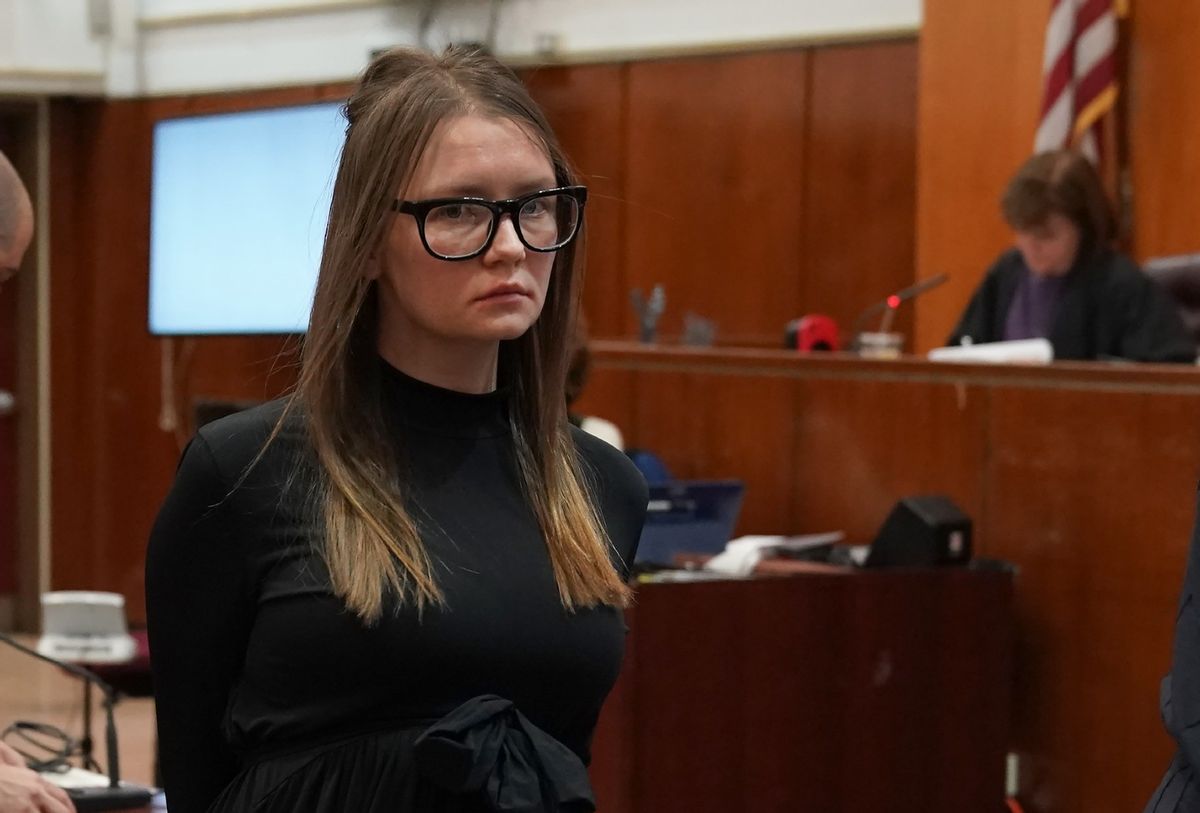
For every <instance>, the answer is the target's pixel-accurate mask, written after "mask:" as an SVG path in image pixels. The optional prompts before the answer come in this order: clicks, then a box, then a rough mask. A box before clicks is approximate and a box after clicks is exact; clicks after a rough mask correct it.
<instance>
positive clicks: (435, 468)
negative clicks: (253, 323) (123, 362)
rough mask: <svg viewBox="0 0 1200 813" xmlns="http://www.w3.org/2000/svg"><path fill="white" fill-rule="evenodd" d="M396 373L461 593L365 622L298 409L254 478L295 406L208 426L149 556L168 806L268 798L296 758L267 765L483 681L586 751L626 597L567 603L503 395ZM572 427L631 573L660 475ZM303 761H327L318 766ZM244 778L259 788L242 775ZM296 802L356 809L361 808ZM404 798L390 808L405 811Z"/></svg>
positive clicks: (402, 442) (423, 480)
mask: <svg viewBox="0 0 1200 813" xmlns="http://www.w3.org/2000/svg"><path fill="white" fill-rule="evenodd" d="M382 377H383V385H382V397H383V402H384V405H385V409H386V412H387V414H388V416H389V418H390V419H392V420H390V423H391V425H392V427H393V432H394V434H395V435H396V438H395V440H396V452H397V454H399V455H400V459H401V461H402V471H403V472H404V474H405V477H406V480H405V489H406V494H405V497H404V499H405V505H406V507H407V508H408V510H409V511H410V514H411V516H412V517H413V518H414V520H415V521H416V522H417V524H418V527H419V529H420V532H421V535H422V539H423V541H424V544H425V545H426V547H427V549H428V551H429V553H430V555H431V559H432V561H433V562H434V569H435V574H436V578H437V580H438V584H439V586H440V587H441V589H442V591H443V593H444V595H445V605H444V606H443V607H435V608H432V609H427V610H426V611H425V613H424V615H423V617H420V618H418V616H417V613H416V611H415V609H413V608H411V607H402V608H399V609H397V608H395V607H394V606H393V607H390V608H389V609H386V610H385V612H384V615H383V618H382V620H380V621H379V622H378V623H377V624H375V625H373V626H370V627H367V626H365V625H364V624H362V623H361V622H360V621H359V620H358V619H357V617H356V616H354V615H353V614H352V613H350V612H349V611H347V610H346V609H345V607H344V605H343V604H342V602H341V601H340V600H339V599H338V598H337V597H335V596H334V595H333V594H332V592H331V589H330V585H329V578H328V574H327V572H326V569H325V566H324V563H323V561H322V558H321V556H320V553H319V549H320V538H319V536H320V535H319V532H318V531H317V530H315V529H314V524H313V521H312V512H311V509H310V508H309V505H308V488H307V486H308V483H307V481H306V478H305V476H304V474H303V472H304V470H305V467H304V465H303V464H298V461H301V460H304V459H306V455H305V453H304V450H305V448H306V447H305V443H304V436H303V427H302V422H301V421H300V419H298V418H297V419H296V420H294V421H293V420H289V423H288V425H287V427H286V429H285V431H284V432H283V433H282V434H281V436H280V437H279V438H278V439H277V440H276V441H275V442H273V443H272V444H271V445H270V446H269V447H268V450H267V452H266V454H265V456H264V457H263V459H262V460H261V461H260V462H259V463H258V464H256V465H255V466H253V467H252V468H250V469H249V474H248V476H246V477H245V479H244V480H241V481H240V482H239V479H240V478H241V477H242V476H243V474H244V473H245V472H246V471H247V467H248V465H249V464H250V463H251V461H252V460H253V459H254V457H255V455H257V454H258V452H259V451H260V449H262V447H263V443H264V441H265V440H266V439H267V436H268V435H269V433H270V431H271V428H272V427H273V426H274V424H275V422H276V420H277V419H278V417H279V415H280V414H281V411H282V402H279V401H276V402H272V403H269V404H266V405H263V406H261V407H258V408H255V409H252V410H249V411H247V412H243V413H239V414H237V415H233V416H231V417H228V418H225V419H222V420H220V421H217V422H215V423H211V424H209V425H207V426H205V427H204V428H202V429H201V430H200V431H199V432H198V433H197V435H196V436H195V437H194V438H193V440H192V442H191V443H190V445H189V446H188V448H187V450H186V451H185V453H184V455H183V459H182V461H181V462H180V465H179V470H178V473H177V477H176V480H175V484H174V486H173V487H172V489H171V491H170V493H169V494H168V496H167V498H166V501H165V503H164V505H163V507H162V509H161V512H160V514H159V516H158V520H157V522H156V524H155V526H154V530H153V533H152V536H151V538H150V544H149V549H148V553H147V562H146V599H147V614H148V620H149V632H150V647H151V657H152V663H153V670H154V683H155V694H156V701H157V713H158V729H159V746H160V760H161V768H162V771H163V775H164V780H165V785H166V791H167V798H168V803H169V804H170V807H171V811H172V813H192V811H202V810H207V809H210V805H212V804H213V801H214V799H215V798H217V797H218V796H219V795H221V794H222V790H223V789H225V796H226V797H229V796H231V795H232V796H234V797H236V799H235V801H233V802H229V801H228V800H226V801H225V802H224V803H223V804H224V808H223V809H230V810H232V809H237V808H238V807H239V806H242V805H249V804H251V803H253V804H259V803H260V799H261V797H262V795H263V794H264V793H266V791H264V790H263V787H264V783H265V782H269V783H279V782H282V781H283V779H282V778H281V777H283V776H285V774H286V775H291V774H292V773H297V772H299V769H298V768H296V767H295V765H292V766H291V767H289V768H287V771H283V770H282V769H277V770H275V772H274V773H271V774H269V776H267V778H265V779H264V777H263V776H256V777H253V778H252V780H253V781H251V780H250V779H247V778H246V776H247V772H248V771H250V770H251V769H252V768H254V766H257V765H261V764H264V763H269V762H271V761H272V760H276V761H278V758H280V757H281V755H288V754H296V753H316V752H319V751H321V750H322V749H326V750H328V748H327V746H328V744H329V743H335V742H340V741H346V740H353V739H355V738H356V737H360V736H363V735H365V734H368V733H370V732H378V731H387V730H391V729H401V728H406V727H410V724H411V725H417V722H418V721H420V722H421V724H422V725H424V724H426V723H428V721H430V720H436V719H438V718H440V717H442V716H443V715H446V714H447V713H449V712H451V711H452V710H453V709H455V708H456V707H458V706H459V705H460V704H462V703H463V702H464V701H466V700H469V699H470V698H474V697H478V696H496V697H499V698H503V699H505V700H506V701H511V703H512V705H513V706H514V707H515V709H517V710H519V711H520V712H521V713H522V714H523V715H524V717H525V718H527V720H528V721H530V722H532V724H533V725H535V726H536V727H537V728H539V729H541V730H542V731H544V732H546V733H547V734H549V735H550V736H551V737H553V738H554V739H557V740H558V741H559V742H560V743H562V744H563V745H565V746H566V748H567V749H569V750H570V751H571V752H573V753H574V754H575V755H576V756H578V757H579V759H580V760H582V761H583V762H584V763H586V762H587V759H588V744H589V740H590V737H591V733H592V731H593V728H594V726H595V723H596V719H597V716H598V714H599V711H600V707H601V704H602V702H603V700H604V698H605V696H606V695H607V694H608V692H609V690H610V689H611V687H612V684H613V682H614V681H615V679H616V676H617V673H618V670H619V668H620V662H621V657H622V654H623V647H624V634H625V627H624V623H623V620H622V618H621V613H620V611H619V610H617V609H614V608H611V607H600V608H596V609H590V610H584V611H579V612H575V613H568V612H566V611H564V609H563V608H562V605H561V603H560V600H559V596H558V590H557V587H556V584H555V580H554V575H553V572H552V569H551V566H550V560H549V556H548V554H547V550H546V546H545V542H544V539H543V536H542V533H541V531H540V529H539V527H538V524H537V522H536V519H535V517H534V514H533V512H532V510H531V509H530V507H529V504H528V501H527V500H526V499H525V497H524V495H523V491H522V488H521V485H520V480H519V476H518V472H517V468H516V464H515V460H514V452H513V443H512V437H511V433H510V429H509V425H508V415H507V407H506V405H507V397H506V395H505V394H504V393H503V392H496V393H491V394H487V395H466V394H462V393H457V392H452V391H449V390H444V389H440V388H438V387H434V386H431V385H428V384H425V383H423V382H420V381H417V380H415V379H412V378H409V377H407V376H405V375H403V374H402V373H400V372H398V371H396V370H394V369H392V368H390V367H387V366H386V365H384V369H383V373H382ZM570 431H571V434H572V437H573V438H574V440H575V444H576V448H577V450H578V454H579V459H580V462H581V468H582V470H583V471H584V474H585V477H586V480H587V482H588V485H589V486H590V489H591V492H592V494H593V495H594V497H593V498H594V500H595V504H596V506H597V509H598V513H599V515H600V517H601V519H602V522H603V524H604V527H605V530H606V532H607V534H608V537H609V539H610V541H611V543H612V557H613V562H614V565H615V566H616V567H617V568H618V569H619V570H620V571H621V572H622V573H624V574H627V572H628V566H629V565H630V564H631V563H632V562H633V557H634V554H635V550H636V546H637V540H638V537H639V535H640V532H641V526H642V521H643V518H644V515H645V508H646V486H645V483H644V481H643V480H642V478H641V476H640V474H638V472H637V470H636V469H635V468H634V467H633V466H632V465H631V463H630V462H629V461H628V459H627V458H626V457H625V456H624V455H622V454H621V453H620V452H619V451H617V450H616V449H613V448H611V447H609V446H608V445H607V444H605V443H604V442H603V441H600V440H597V439H595V438H592V437H590V436H589V435H586V434H584V433H582V432H580V431H579V430H577V429H574V428H572V429H571V430H570ZM388 748H389V749H390V753H389V754H388V756H387V762H386V767H380V766H378V765H363V766H361V772H365V774H378V773H379V772H380V771H391V770H396V771H403V770H407V768H405V767H404V766H405V763H406V761H407V760H408V755H407V753H406V752H405V749H406V748H407V745H404V744H401V745H389V746H388ZM397 750H399V751H400V753H397ZM343 751H344V749H343ZM305 759H306V760H307V759H308V757H306V758H305ZM339 759H340V760H341V761H342V762H341V764H339V765H338V766H337V768H336V771H337V772H340V773H341V774H342V775H343V777H342V778H343V779H345V775H347V774H351V773H354V772H355V771H357V770H358V769H357V768H355V766H352V765H350V766H348V765H346V764H345V760H347V759H366V758H365V757H361V756H360V757H353V758H351V757H347V756H346V755H345V754H344V753H343V754H342V755H341V756H340V757H339ZM304 764H305V769H304V770H305V771H308V772H317V773H319V770H318V767H319V766H318V767H314V765H317V763H314V762H311V761H309V762H305V763H304ZM328 770H334V769H328ZM314 775H316V774H314ZM332 781H333V780H332V779H329V778H328V777H327V778H325V779H322V780H321V783H324V784H325V785H328V784H329V783H330V782H332ZM346 781H349V780H346ZM355 781H357V780H355ZM239 782H240V783H241V784H242V785H247V786H248V785H250V784H255V783H256V784H257V788H256V789H253V790H247V788H246V787H242V788H238V789H236V790H235V791H230V789H229V787H230V786H231V785H237V784H239ZM318 784H320V783H318ZM322 792H323V793H324V792H325V791H322ZM256 794H257V795H256ZM300 798H301V797H296V799H300ZM291 804H293V805H297V804H299V805H309V804H312V805H315V806H317V807H320V808H321V809H328V810H334V809H347V810H348V809H349V807H345V806H344V805H348V804H350V803H349V802H335V803H332V804H325V803H321V804H317V803H316V802H313V801H311V799H310V800H308V801H297V800H293V801H292V802H291ZM362 804H365V803H362ZM392 804H393V806H392V807H389V808H384V809H395V810H404V809H407V808H405V807H403V806H400V807H396V806H394V804H395V803H394V800H393V802H392ZM413 804H416V803H415V802H414V803H413ZM212 809H222V806H221V804H217V805H216V806H215V807H213V808H212ZM270 809H276V808H270ZM280 809H283V808H280ZM447 809H449V808H447ZM455 809H459V808H455ZM564 809H565V808H564Z"/></svg>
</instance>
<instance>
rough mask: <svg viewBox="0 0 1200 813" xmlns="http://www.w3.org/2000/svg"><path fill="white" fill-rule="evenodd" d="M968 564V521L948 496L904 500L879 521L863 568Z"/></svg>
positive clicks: (969, 529) (969, 545) (969, 551)
mask: <svg viewBox="0 0 1200 813" xmlns="http://www.w3.org/2000/svg"><path fill="white" fill-rule="evenodd" d="M969 561H971V518H970V517H968V516H967V515H966V514H964V513H963V512H962V511H961V510H959V507H958V506H957V505H955V504H954V502H953V501H952V500H951V499H950V498H949V497H943V496H940V495H927V496H918V497H905V498H904V499H903V500H901V501H900V502H898V503H897V504H896V507H895V508H893V509H892V512H891V513H890V514H888V517H887V519H886V520H884V522H883V527H881V528H880V529H879V534H878V535H877V536H876V537H875V541H874V542H872V543H871V550H870V552H869V553H868V554H867V560H866V563H865V566H866V567H933V566H936V565H965V564H966V563H967V562H969Z"/></svg>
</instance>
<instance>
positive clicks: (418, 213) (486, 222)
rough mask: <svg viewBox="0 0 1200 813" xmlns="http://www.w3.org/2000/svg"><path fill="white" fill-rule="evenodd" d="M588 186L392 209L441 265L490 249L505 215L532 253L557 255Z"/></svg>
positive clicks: (570, 236)
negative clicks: (410, 220)
mask: <svg viewBox="0 0 1200 813" xmlns="http://www.w3.org/2000/svg"><path fill="white" fill-rule="evenodd" d="M585 203H587V187H584V186H564V187H561V188H559V189H543V190H541V191H539V192H531V193H529V194H528V195H522V196H521V197H519V198H510V199H509V200H486V199H484V198H472V197H459V198H434V199H433V200H416V201H410V200H397V201H395V202H394V203H392V209H394V210H395V211H397V212H403V213H404V214H407V215H412V216H413V217H414V218H416V220H417V231H418V232H420V234H421V242H422V243H423V244H424V246H425V250H426V251H428V252H429V253H430V254H432V255H433V256H434V257H437V258H438V259H439V260H469V259H471V258H472V257H478V256H479V255H480V254H482V253H484V252H485V251H487V250H488V248H489V247H490V246H491V245H492V240H493V239H494V238H495V237H496V228H497V225H498V224H499V223H500V218H501V217H503V216H504V215H509V216H510V217H511V218H512V223H513V227H514V228H515V230H516V232H517V238H518V239H519V240H520V241H521V242H522V243H524V244H525V247H526V248H528V249H530V250H532V251H557V250H558V249H560V248H562V247H563V246H565V245H566V244H567V243H570V242H571V241H572V240H574V239H575V235H576V234H577V233H578V232H579V224H580V222H581V221H582V220H583V205H584V204H585Z"/></svg>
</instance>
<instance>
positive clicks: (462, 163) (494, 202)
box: [146, 48, 646, 813]
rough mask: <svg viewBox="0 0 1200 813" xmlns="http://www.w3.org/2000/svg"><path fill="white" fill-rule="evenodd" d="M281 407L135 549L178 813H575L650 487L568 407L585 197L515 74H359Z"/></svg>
mask: <svg viewBox="0 0 1200 813" xmlns="http://www.w3.org/2000/svg"><path fill="white" fill-rule="evenodd" d="M346 116H347V120H348V125H347V134H346V143H345V146H344V148H343V152H342V156H341V161H340V164H339V167H338V172H337V178H336V181H335V183H334V189H333V202H332V206H331V210H330V215H329V225H328V229H327V232H326V238H325V246H324V251H323V255H322V259H321V266H320V273H319V277H318V281H317V290H316V296H315V300H314V303H313V310H312V316H311V320H310V324H309V330H308V334H307V337H306V338H305V341H304V346H303V361H302V366H301V370H300V376H299V381H298V384H297V387H296V390H295V392H294V394H293V395H291V396H290V397H288V398H285V399H282V400H280V401H278V402H273V403H270V404H267V405H265V406H263V407H259V408H256V409H253V410H250V411H248V412H243V413H240V414H238V415H234V416H231V417H229V418H226V419H223V420H220V421H217V422H215V423H212V424H208V425H207V426H205V427H204V428H203V429H202V430H200V432H199V433H198V434H197V435H196V437H195V438H193V440H192V442H191V444H190V445H189V447H188V449H187V451H186V452H185V453H184V456H183V460H182V462H181V463H180V467H179V471H178V474H177V477H176V481H175V484H174V486H173V488H172V490H171V492H170V494H169V495H168V496H167V499H166V502H165V504H164V505H163V507H162V509H161V512H160V514H159V517H158V520H157V522H156V524H155V527H154V531H153V534H152V536H151V539H150V544H149V551H148V557H147V564H146V569H147V572H146V595H147V611H148V617H149V628H150V629H149V631H150V646H151V653H152V660H153V668H154V683H155V694H156V700H157V710H158V731H159V742H160V756H161V765H162V771H163V775H164V780H165V786H166V793H167V800H168V804H169V805H170V808H171V811H172V813H192V811H205V810H210V811H247V810H255V811H306V812H311V813H325V812H326V811H339V812H340V811H347V812H349V811H353V812H354V813H372V811H422V813H426V812H427V811H428V812H433V813H437V811H446V812H449V811H455V812H456V813H457V812H460V811H462V812H465V811H528V813H536V812H537V811H570V812H571V813H575V812H576V811H590V810H593V809H594V807H595V804H594V801H593V799H592V792H591V789H590V786H589V783H588V776H587V771H586V768H585V765H586V764H587V762H588V758H589V751H588V748H589V741H590V738H591V735H592V731H593V729H594V726H595V724H596V719H597V715H598V714H599V711H600V707H601V704H602V702H603V701H604V698H605V696H606V695H607V693H608V691H609V690H610V688H611V687H612V685H613V682H614V680H615V679H616V676H617V673H618V670H619V667H620V662H621V657H622V651H623V645H624V635H625V627H624V623H623V620H622V614H621V608H622V607H623V606H624V605H625V604H626V603H627V601H628V600H629V588H628V587H627V585H626V582H625V577H626V575H627V572H628V566H629V565H630V564H631V563H632V561H633V557H634V553H635V548H636V546H637V540H638V537H639V535H640V531H641V526H642V521H643V517H644V513H645V509H646V488H645V483H644V482H643V481H642V480H641V478H640V476H639V475H638V473H637V472H636V470H635V469H634V468H633V466H632V465H631V464H630V463H629V462H628V461H627V460H626V458H625V457H624V456H623V455H621V453H620V452H618V451H617V450H615V449H613V448H611V447H609V446H608V445H607V444H605V443H604V442H603V441H600V440H598V439H594V438H591V437H590V436H588V435H585V434H584V433H582V432H579V431H578V430H575V429H572V428H571V427H570V426H569V424H568V422H567V415H566V405H565V402H564V398H563V389H564V379H565V375H566V370H567V363H568V358H567V354H568V352H569V350H570V341H569V338H570V336H571V330H572V320H573V318H574V314H575V311H576V309H577V302H578V296H579V284H580V279H579V269H578V268H577V265H576V252H577V246H578V238H579V236H580V234H581V233H582V229H583V213H584V207H585V204H586V202H587V194H586V190H585V189H584V188H583V187H581V186H579V185H578V184H577V183H576V182H575V178H574V175H573V173H572V171H571V169H570V167H569V166H568V164H567V161H566V158H565V157H564V155H563V154H562V151H561V149H560V147H559V146H558V144H557V141H556V139H555V137H554V135H553V133H552V132H551V130H550V128H549V126H548V125H547V123H546V121H545V118H544V116H543V115H542V113H541V112H540V111H539V110H538V109H537V107H536V105H535V104H534V103H533V102H532V100H531V99H530V98H529V96H528V94H527V92H526V90H525V89H524V88H523V87H522V85H521V84H520V82H519V80H518V79H517V78H516V77H515V75H514V74H513V73H512V72H511V71H510V70H508V69H507V68H505V67H503V66H502V65H500V64H499V63H497V62H496V61H495V60H494V59H492V58H490V57H488V56H486V55H485V54H482V53H480V52H477V51H472V50H469V49H460V48H451V49H449V50H447V51H446V52H445V53H444V54H443V55H442V56H440V57H433V56H429V55H426V54H423V53H420V52H416V51H410V50H394V51H390V52H387V53H385V54H383V55H381V56H379V57H377V58H376V59H375V60H374V61H373V62H372V63H371V65H370V66H369V67H368V68H367V70H366V72H365V74H364V76H363V78H362V80H361V82H360V83H359V85H358V87H357V88H356V90H355V91H354V93H353V95H352V96H351V98H350V100H349V101H348V102H347V104H346Z"/></svg>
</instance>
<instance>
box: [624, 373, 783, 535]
mask: <svg viewBox="0 0 1200 813" xmlns="http://www.w3.org/2000/svg"><path fill="white" fill-rule="evenodd" d="M634 387H635V389H634V391H635V392H636V393H637V401H636V403H635V404H634V422H633V425H632V426H633V430H632V432H631V433H630V436H629V437H628V438H627V443H628V444H629V445H631V446H636V447H639V448H643V449H648V450H650V451H653V452H654V453H656V454H658V455H659V456H660V457H661V458H662V459H663V461H664V462H665V463H666V465H667V467H668V468H669V469H670V471H671V473H672V475H674V476H675V477H677V478H681V479H687V478H693V477H709V478H737V479H741V480H744V481H745V482H746V498H745V501H744V503H743V504H742V512H741V515H740V517H739V519H738V525H737V528H736V530H735V533H736V534H738V535H741V534H772V533H788V532H789V531H790V530H791V529H792V525H793V523H792V517H791V508H790V503H789V496H788V495H789V494H790V492H791V489H792V485H793V475H792V472H793V462H792V460H791V458H790V456H789V455H788V449H790V448H791V446H792V431H793V430H792V418H791V416H792V414H793V413H794V411H795V403H794V387H793V385H792V383H791V382H789V381H787V380H785V379H770V378H761V377H754V376H737V375H730V376H728V377H716V378H714V377H711V376H707V375H694V374H691V373H686V372H663V371H653V372H651V371H639V372H638V374H637V379H636V384H635V385H634ZM764 428H769V432H765V433H764V431H763V430H764Z"/></svg>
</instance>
